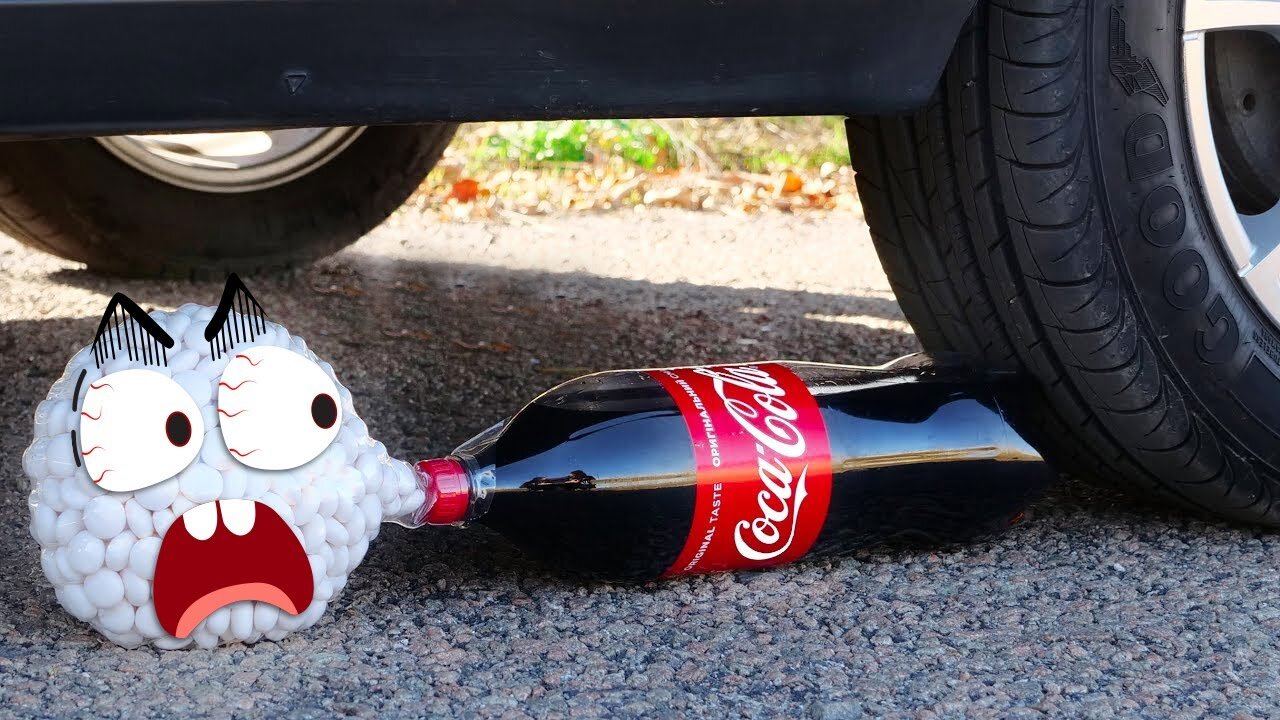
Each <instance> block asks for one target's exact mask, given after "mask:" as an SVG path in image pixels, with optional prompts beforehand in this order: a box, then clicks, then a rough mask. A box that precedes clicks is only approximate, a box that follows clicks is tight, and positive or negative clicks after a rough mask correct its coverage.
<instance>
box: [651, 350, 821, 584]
mask: <svg viewBox="0 0 1280 720" xmlns="http://www.w3.org/2000/svg"><path fill="white" fill-rule="evenodd" d="M650 374H651V375H652V376H653V377H654V378H655V379H656V380H658V382H660V383H662V386H663V387H664V388H666V390H667V392H669V393H671V397H673V398H675V401H676V405H677V406H678V407H679V408H680V413H681V414H682V415H683V416H684V419H685V422H686V423H687V424H688V426H689V435H690V438H691V439H692V441H693V453H694V458H695V461H696V463H697V475H698V498H697V503H696V505H695V507H694V516H693V525H692V526H691V527H690V529H689V538H688V539H687V540H686V541H685V545H684V550H683V551H681V553H680V555H679V557H677V558H676V561H675V563H674V564H672V565H671V567H670V568H668V569H667V571H666V572H665V573H664V575H665V576H671V575H687V574H691V573H702V572H715V571H718V570H734V569H742V568H760V567H766V566H769V565H779V564H781V563H786V562H791V561H792V560H795V559H796V558H798V557H800V556H801V555H804V554H805V553H806V552H808V551H809V548H810V547H812V546H813V543H814V541H815V540H817V538H818V533H819V532H820V531H821V530H822V523H823V521H824V520H826V517H827V506H828V505H829V504H830V502H831V446H830V443H829V442H828V440H827V428H826V426H825V424H824V423H823V422H822V413H821V411H820V410H819V408H818V403H817V401H815V400H814V399H813V395H811V394H810V393H809V389H808V388H807V387H805V385H804V383H803V382H801V381H800V378H798V377H796V374H795V373H793V372H791V371H790V370H788V369H787V368H786V367H784V366H782V365H777V364H774V363H759V364H751V365H717V366H712V367H699V368H675V369H670V370H653V371H651V373H650Z"/></svg>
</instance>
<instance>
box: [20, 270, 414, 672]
mask: <svg viewBox="0 0 1280 720" xmlns="http://www.w3.org/2000/svg"><path fill="white" fill-rule="evenodd" d="M23 468H24V470H25V472H26V474H27V476H28V477H29V478H30V480H31V483H32V485H31V495H30V501H29V502H30V507H31V513H32V515H31V518H32V519H31V533H32V535H33V536H34V537H35V539H36V540H37V541H38V542H39V544H40V563H41V567H42V569H43V570H44V573H45V575H46V576H47V577H48V578H49V580H50V582H52V583H53V586H54V591H55V594H56V596H57V599H58V601H59V602H60V603H61V604H62V606H63V607H64V608H66V610H67V611H68V612H70V613H71V614H72V615H74V616H75V617H77V618H79V619H81V620H84V621H87V622H89V623H90V624H91V625H93V626H94V627H95V628H97V629H98V630H99V631H101V632H102V633H103V634H105V635H106V636H107V637H108V638H110V639H111V640H113V641H114V642H116V643H118V644H120V645H124V646H126V647H135V646H138V645H142V644H144V643H148V642H149V643H152V644H154V645H156V646H158V647H162V648H177V647H183V646H186V645H188V644H191V643H193V642H194V643H196V644H199V645H201V646H204V647H213V646H215V645H218V644H220V643H230V642H254V641H257V640H259V639H261V638H264V637H265V638H268V639H272V640H278V639H280V638H282V637H284V636H285V635H287V634H288V633H289V632H291V631H293V630H298V629H302V628H306V627H309V626H311V625H312V624H314V623H315V622H316V621H317V620H318V619H319V618H320V616H321V615H322V614H323V613H324V610H325V608H326V606H327V604H328V601H329V600H330V599H331V598H333V597H334V596H335V595H336V594H337V593H338V592H339V591H340V590H341V589H342V587H343V586H344V585H345V584H346V580H347V576H348V574H349V573H350V572H351V571H352V570H353V569H354V568H355V567H356V565H358V564H359V563H360V561H361V560H362V559H363V558H364V555H365V552H366V551H367V549H368V547H369V542H370V541H372V540H373V538H374V537H376V536H377V533H378V529H379V526H380V524H381V523H382V521H383V520H384V519H391V518H396V517H400V516H404V515H407V514H410V513H412V512H413V511H414V510H416V509H417V508H418V507H420V506H421V504H422V502H423V493H422V491H421V490H420V489H419V488H418V484H417V482H416V479H415V475H414V472H413V470H412V468H410V467H409V466H408V465H406V464H405V463H403V462H400V461H398V460H394V459H392V458H389V457H388V456H387V453H386V448H385V447H383V445H382V444H381V443H378V442H375V441H374V440H372V439H371V438H370V437H369V433H368V429H367V428H366V427H365V424H364V422H363V421H361V420H360V418H359V417H358V416H357V415H356V413H355V410H354V408H353V407H352V405H351V394H350V393H349V392H348V391H347V389H346V388H344V387H343V386H342V385H341V384H339V383H338V381H337V378H336V377H335V376H334V373H333V369H332V368H331V367H330V366H329V365H328V364H327V363H323V362H318V361H317V360H316V358H315V356H314V355H313V354H312V353H311V352H310V351H308V350H307V347H306V344H305V343H304V342H303V341H302V339H301V338H298V337H291V336H290V335H289V333H288V332H287V331H286V330H285V329H284V328H283V327H281V326H279V325H277V324H275V323H272V322H269V321H267V320H266V319H265V317H264V315H263V313H262V309H261V307H260V306H259V305H258V303H257V301H256V300H255V299H254V298H253V296H252V295H251V294H250V293H249V291H248V290H247V289H245V287H244V286H243V285H242V284H241V283H240V281H239V279H237V278H236V277H235V276H232V277H231V278H230V279H229V280H228V282H227V288H226V290H225V292H224V293H223V296H222V301H221V303H220V304H219V305H218V307H217V308H212V307H202V306H199V305H184V306H182V307H180V308H178V309H177V310H176V311H174V312H170V313H166V312H153V313H151V314H150V315H148V314H146V313H144V312H143V311H142V310H141V308H139V307H138V306H137V305H136V304H134V303H133V302H132V301H131V300H129V299H128V298H126V297H124V296H123V295H116V296H115V297H114V298H113V299H112V301H111V303H110V305H109V306H108V308H107V311H106V313H105V314H104V315H103V319H102V322H101V324H100V325H99V329H98V335H97V337H96V338H95V340H94V342H93V344H92V345H90V346H89V347H86V348H84V349H82V350H81V351H80V352H78V353H76V355H75V356H74V357H73V358H72V359H71V362H70V363H69V364H68V365H67V369H66V372H65V374H64V375H63V377H62V378H61V379H60V380H58V381H57V382H56V383H54V386H53V388H52V389H51V390H50V391H49V395H48V398H47V399H46V400H45V401H44V402H42V403H41V404H40V406H39V407H38V408H37V410H36V419H35V439H34V440H33V442H32V443H31V445H30V447H28V448H27V451H26V453H25V454H24V455H23Z"/></svg>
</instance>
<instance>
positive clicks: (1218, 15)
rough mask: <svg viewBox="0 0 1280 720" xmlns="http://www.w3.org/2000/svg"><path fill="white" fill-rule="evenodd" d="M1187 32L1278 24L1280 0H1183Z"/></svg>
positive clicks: (1267, 26)
mask: <svg viewBox="0 0 1280 720" xmlns="http://www.w3.org/2000/svg"><path fill="white" fill-rule="evenodd" d="M1186 3H1187V6H1186V7H1187V10H1186V15H1185V16H1184V18H1183V25H1184V27H1183V30H1184V31H1185V32H1187V33H1198V32H1207V31H1211V30H1229V29H1233V28H1259V29H1261V28H1269V27H1280V0H1186Z"/></svg>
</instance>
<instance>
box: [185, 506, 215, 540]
mask: <svg viewBox="0 0 1280 720" xmlns="http://www.w3.org/2000/svg"><path fill="white" fill-rule="evenodd" d="M182 521H183V522H184V523H186V525H187V532H188V533H190V534H191V537H193V538H195V539H197V540H208V539H209V538H211V537H213V531H214V530H217V529H218V503H216V502H207V503H204V504H203V505H197V506H195V507H193V508H191V509H190V510H188V511H186V512H184V513H182Z"/></svg>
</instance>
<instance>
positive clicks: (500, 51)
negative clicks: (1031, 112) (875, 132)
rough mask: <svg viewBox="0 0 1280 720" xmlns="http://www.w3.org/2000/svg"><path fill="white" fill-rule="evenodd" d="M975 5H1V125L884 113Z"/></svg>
mask: <svg viewBox="0 0 1280 720" xmlns="http://www.w3.org/2000/svg"><path fill="white" fill-rule="evenodd" d="M972 4H973V0H543V1H538V0H475V1H473V2H466V1H464V0H3V1H0V137H3V136H7V137H10V138H15V137H22V136H52V135H62V136H67V135H95V134H108V133H120V132H125V131H157V130H195V129H228V128H250V127H287V126H322V125H323V126H330V125H370V124H378V123H413V122H424V121H433V120H451V121H460V120H510V119H534V118H571V117H659V116H736V115H758V114H770V115H807V114H829V113H850V112H864V113H865V112H894V111H901V110H906V109H910V108H913V107H917V106H919V105H920V104H922V103H923V102H924V101H925V100H926V99H927V98H928V97H929V95H930V93H931V92H932V90H933V87H934V85H935V83H936V82H937V79H938V75H939V73H940V71H941V69H942V67H943V65H944V64H945V62H946V58H947V56H948V55H949V53H950V52H951V47H952V45H953V44H954V42H955V38H956V35H957V33H958V31H959V28H960V26H961V25H962V23H963V21H964V19H965V17H966V16H967V14H968V13H969V11H970V8H971V6H972Z"/></svg>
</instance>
